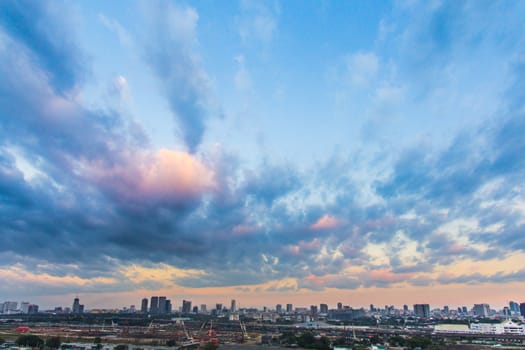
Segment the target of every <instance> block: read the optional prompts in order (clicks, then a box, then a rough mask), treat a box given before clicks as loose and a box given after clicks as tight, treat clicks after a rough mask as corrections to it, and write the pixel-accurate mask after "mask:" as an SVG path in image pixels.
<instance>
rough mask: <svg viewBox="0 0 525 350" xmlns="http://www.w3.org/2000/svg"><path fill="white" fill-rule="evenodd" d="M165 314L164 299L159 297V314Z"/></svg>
mask: <svg viewBox="0 0 525 350" xmlns="http://www.w3.org/2000/svg"><path fill="white" fill-rule="evenodd" d="M165 313H167V312H166V297H164V296H162V297H159V314H165Z"/></svg>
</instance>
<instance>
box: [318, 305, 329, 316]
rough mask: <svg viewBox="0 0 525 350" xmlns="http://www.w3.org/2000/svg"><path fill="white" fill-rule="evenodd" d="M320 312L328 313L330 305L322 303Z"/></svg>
mask: <svg viewBox="0 0 525 350" xmlns="http://www.w3.org/2000/svg"><path fill="white" fill-rule="evenodd" d="M319 312H320V313H322V314H327V313H328V305H327V304H321V305H319Z"/></svg>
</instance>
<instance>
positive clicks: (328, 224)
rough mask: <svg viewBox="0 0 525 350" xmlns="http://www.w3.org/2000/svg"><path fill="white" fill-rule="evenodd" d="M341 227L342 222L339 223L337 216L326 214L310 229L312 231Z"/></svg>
mask: <svg viewBox="0 0 525 350" xmlns="http://www.w3.org/2000/svg"><path fill="white" fill-rule="evenodd" d="M340 225H341V221H339V220H338V219H337V218H336V217H335V216H332V215H328V214H325V215H323V216H322V217H321V218H319V220H317V221H316V222H315V223H314V224H312V225H310V228H311V229H312V230H327V229H331V228H335V227H337V226H340Z"/></svg>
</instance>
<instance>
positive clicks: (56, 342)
mask: <svg viewBox="0 0 525 350" xmlns="http://www.w3.org/2000/svg"><path fill="white" fill-rule="evenodd" d="M60 344H62V342H61V341H60V337H51V338H47V339H46V346H47V347H48V348H51V349H58V348H59V347H60Z"/></svg>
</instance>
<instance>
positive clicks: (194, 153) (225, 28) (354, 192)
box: [0, 1, 525, 307]
mask: <svg viewBox="0 0 525 350" xmlns="http://www.w3.org/2000/svg"><path fill="white" fill-rule="evenodd" d="M524 6H525V5H524V4H523V3H521V2H479V1H472V2H471V1H448V2H447V1H423V2H419V1H395V2H384V1H377V2H374V1H366V2H365V1H362V2H357V1H352V2H343V1H286V2H279V1H239V2H236V1H230V2H214V1H199V2H183V1H173V2H172V1H158V2H157V1H143V2H141V1H138V2H133V1H127V2H122V1H121V2H104V1H81V2H61V1H58V2H45V1H43V2H38V3H34V2H27V3H26V2H24V1H5V2H2V4H0V7H1V11H0V76H2V77H3V79H1V80H0V122H1V123H0V213H1V215H0V231H1V235H0V278H1V279H2V281H3V283H2V284H1V285H0V295H2V296H3V297H4V298H5V299H16V298H20V297H23V298H25V299H30V300H31V301H34V302H39V303H41V304H42V305H45V306H54V305H55V304H56V305H59V304H63V303H64V300H65V301H66V303H67V301H68V300H69V298H71V297H72V296H73V295H74V294H79V295H81V296H82V298H83V300H85V301H86V304H87V305H88V306H89V307H98V306H100V307H107V306H113V305H114V306H119V305H120V304H119V303H125V305H129V304H133V303H135V304H136V303H138V300H139V299H140V298H142V297H143V296H149V295H153V294H159V293H164V294H166V295H168V296H170V297H172V299H174V300H175V302H174V304H175V305H178V302H177V299H182V298H185V299H192V300H194V301H195V302H196V303H200V302H209V303H214V302H215V301H217V302H219V301H228V300H229V299H230V298H233V297H234V298H237V299H238V300H239V301H240V302H241V304H245V305H256V306H262V305H271V304H272V303H276V302H281V303H286V302H289V301H290V300H297V303H304V304H305V305H307V304H311V303H318V302H323V301H324V302H329V303H333V304H335V303H336V302H338V301H342V302H343V303H348V304H353V305H355V306H359V305H367V304H369V303H377V304H381V305H383V304H385V303H398V304H402V303H407V304H410V303H412V302H430V303H433V304H434V305H436V306H437V305H445V304H451V305H455V304H471V303H473V302H491V303H492V304H494V305H503V304H505V303H506V302H508V300H511V299H519V297H520V295H522V294H523V293H522V291H523V290H524V288H525V284H524V283H523V282H522V281H523V276H525V270H524V269H523V267H522V266H523V263H524V262H525V252H524V249H525V239H524V238H523V234H522V232H523V227H524V226H523V225H524V223H525V220H524V219H525V197H524V193H525V192H524V190H525V189H524V186H523V180H522V179H523V175H524V172H525V162H524V161H523V156H522V155H523V152H524V151H525V138H523V134H524V131H525V115H524V111H525V109H524V105H523V101H524V98H523V97H524V96H523V91H525V89H524V86H523V81H524V79H523V78H524V73H525V69H524V67H525V56H524V54H525V35H524V34H525V33H524V32H525V26H524V24H523V23H525V21H524V18H523V17H524V15H523V14H524V13H525V11H524V10H525V8H524ZM479 288H483V290H484V291H486V293H485V294H484V295H479V293H477V294H476V298H475V299H476V300H473V298H472V295H473V293H476V291H478V290H479ZM423 296H424V297H423ZM423 299H424V300H423ZM518 301H521V300H518ZM120 306H124V305H120Z"/></svg>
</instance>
